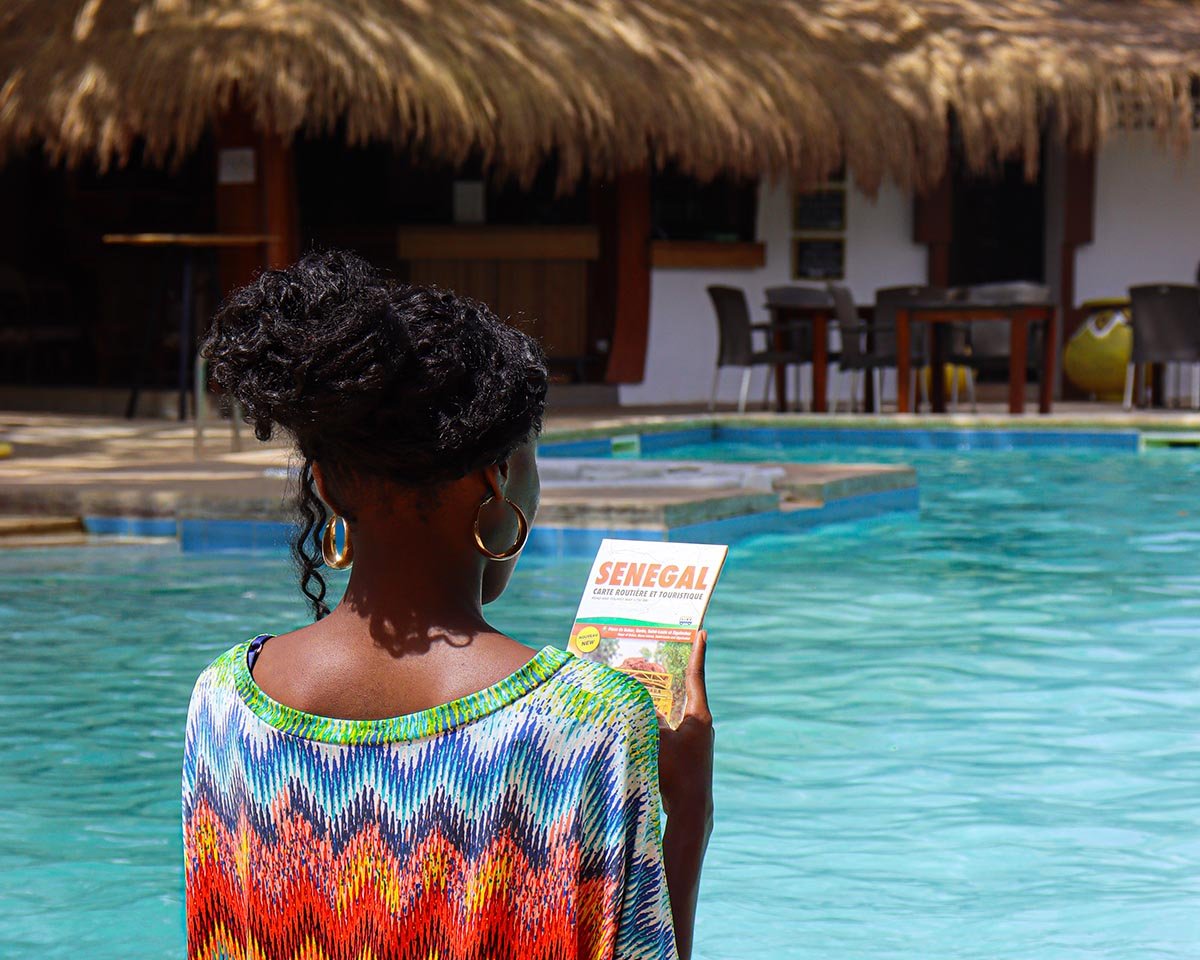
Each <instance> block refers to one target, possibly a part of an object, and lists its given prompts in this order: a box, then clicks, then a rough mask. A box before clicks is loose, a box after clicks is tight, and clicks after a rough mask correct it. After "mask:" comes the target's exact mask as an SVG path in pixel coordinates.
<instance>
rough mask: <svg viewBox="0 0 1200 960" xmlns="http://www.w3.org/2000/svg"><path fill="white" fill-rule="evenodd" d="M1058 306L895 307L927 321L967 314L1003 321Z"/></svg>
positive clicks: (948, 303) (957, 304) (961, 304)
mask: <svg viewBox="0 0 1200 960" xmlns="http://www.w3.org/2000/svg"><path fill="white" fill-rule="evenodd" d="M1057 309H1058V304H1056V303H1050V302H1049V301H1045V302H1042V303H1028V302H1026V303H966V302H963V301H959V302H955V301H953V300H949V301H946V302H945V303H935V302H930V303H909V304H904V305H900V304H897V305H896V310H898V311H899V310H904V311H906V312H907V313H908V314H909V316H910V318H912V319H914V320H915V319H918V317H919V318H920V319H928V318H929V315H930V314H935V315H937V314H951V313H952V314H955V315H957V316H959V317H961V315H963V314H967V315H968V316H969V318H970V319H972V320H991V319H993V318H994V319H1005V318H1007V317H1009V316H1011V315H1012V314H1014V313H1022V312H1024V311H1027V310H1038V311H1042V312H1046V311H1048V310H1057Z"/></svg>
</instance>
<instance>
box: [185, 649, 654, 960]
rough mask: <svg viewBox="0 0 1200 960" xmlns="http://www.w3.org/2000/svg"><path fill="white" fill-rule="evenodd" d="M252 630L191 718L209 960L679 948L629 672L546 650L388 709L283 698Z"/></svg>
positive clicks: (360, 959) (197, 938)
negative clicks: (415, 706)
mask: <svg viewBox="0 0 1200 960" xmlns="http://www.w3.org/2000/svg"><path fill="white" fill-rule="evenodd" d="M249 644H250V642H249V641H247V642H246V643H242V644H239V645H238V646H236V647H234V648H233V649H231V650H230V651H228V652H227V653H225V654H223V655H222V656H221V657H219V658H218V659H217V660H216V661H214V662H213V663H212V664H211V665H210V666H209V667H208V668H207V669H206V670H205V671H204V673H203V674H201V676H200V679H199V680H198V681H197V684H196V688H195V691H194V692H193V694H192V701H191V706H190V708H189V710H188V723H187V738H186V747H185V753H184V766H183V834H184V858H185V877H186V888H187V938H188V957H189V958H193V960H200V958H204V960H210V958H211V960H217V958H220V960H234V958H236V960H568V958H579V960H609V958H612V960H677V955H676V950H675V940H674V933H673V928H672V923H671V909H670V901H669V899H668V894H667V886H666V880H665V876H664V873H663V865H662V834H661V827H660V817H659V795H658V769H657V768H658V732H657V720H656V717H655V712H654V707H653V704H652V702H651V700H650V697H649V694H648V693H647V692H646V690H645V688H644V687H642V686H641V684H639V683H637V682H636V681H634V680H632V679H631V678H629V677H627V676H625V675H623V674H620V673H617V672H616V671H613V670H610V669H608V668H607V667H604V666H601V665H599V664H596V663H592V662H590V661H585V660H581V659H576V658H575V657H572V656H571V655H570V654H567V653H564V652H562V651H560V650H556V649H555V648H553V647H546V648H545V649H543V650H541V651H540V652H539V653H538V654H536V655H535V656H534V658H533V659H532V660H531V661H529V663H528V664H526V665H525V666H524V667H522V668H521V669H520V670H518V671H517V672H516V673H514V674H513V675H512V676H510V677H508V678H506V679H505V680H502V681H501V682H500V683H498V684H496V685H494V686H492V687H489V688H487V689H486V690H483V691H481V692H479V693H476V694H473V695H471V696H469V697H465V698H463V699H461V700H455V701H454V702H452V703H448V704H444V705H442V706H440V707H435V708H433V709H431V710H425V711H422V712H420V713H415V714H409V715H406V716H403V717H396V718H393V719H388V720H338V719H332V718H328V717H318V716H314V715H312V714H306V713H302V712H300V711H298V710H293V709H291V708H289V707H286V706H284V705H283V704H280V703H277V702H276V701H274V700H272V699H271V698H270V697H268V696H267V695H266V694H265V693H264V692H263V691H262V690H261V689H260V688H259V687H258V685H257V684H256V683H255V682H254V679H253V677H252V676H251V674H250V668H249V667H248V665H247V662H246V653H247V650H248V648H249Z"/></svg>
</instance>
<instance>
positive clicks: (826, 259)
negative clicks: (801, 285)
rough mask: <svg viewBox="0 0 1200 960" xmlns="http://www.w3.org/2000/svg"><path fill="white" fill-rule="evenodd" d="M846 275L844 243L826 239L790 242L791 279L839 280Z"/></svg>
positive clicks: (804, 239) (840, 240)
mask: <svg viewBox="0 0 1200 960" xmlns="http://www.w3.org/2000/svg"><path fill="white" fill-rule="evenodd" d="M845 275H846V241H845V240H843V239H841V238H840V237H837V238H828V237H796V238H795V239H793V240H792V277H793V278H794V279H796V280H840V279H842V278H843V277H844V276H845Z"/></svg>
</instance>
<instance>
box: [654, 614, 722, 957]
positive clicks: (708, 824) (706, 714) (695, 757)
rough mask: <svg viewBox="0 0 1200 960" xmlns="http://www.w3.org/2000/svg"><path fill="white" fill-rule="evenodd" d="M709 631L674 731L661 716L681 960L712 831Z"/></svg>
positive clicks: (697, 651)
mask: <svg viewBox="0 0 1200 960" xmlns="http://www.w3.org/2000/svg"><path fill="white" fill-rule="evenodd" d="M707 645H708V634H707V632H705V631H703V630H701V631H700V633H699V634H698V635H697V637H696V642H695V644H694V646H693V648H692V656H691V659H690V660H689V661H688V666H687V684H686V685H687V710H686V712H685V713H684V716H683V719H682V720H681V721H680V723H679V726H678V727H676V728H675V729H674V730H672V729H671V728H670V727H669V726H668V725H667V723H666V721H665V720H664V719H663V718H662V717H660V718H659V730H658V741H659V749H658V779H659V787H660V789H661V791H662V799H663V811H664V812H665V813H666V815H667V827H666V831H665V833H664V836H663V860H664V864H663V866H664V869H665V871H666V875H667V890H668V891H669V893H670V895H671V916H672V919H673V921H674V926H675V945H676V947H677V948H678V950H679V957H680V960H689V958H690V957H691V955H692V932H693V928H694V927H695V923H696V897H697V895H698V894H699V892H700V868H701V866H702V865H703V863H704V853H705V851H706V850H707V849H708V837H709V834H711V833H712V825H713V801H712V775H713V725H712V713H711V712H710V711H709V709H708V693H707V691H706V689H705V686H704V654H705V650H706V648H707Z"/></svg>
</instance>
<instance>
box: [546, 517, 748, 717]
mask: <svg viewBox="0 0 1200 960" xmlns="http://www.w3.org/2000/svg"><path fill="white" fill-rule="evenodd" d="M728 552H729V548H728V547H727V546H722V545H715V544H708V543H662V542H656V541H652V540H605V541H603V542H602V543H601V544H600V550H599V552H598V553H597V554H596V559H595V561H594V562H593V563H592V570H591V573H590V574H589V575H588V582H587V586H586V587H585V588H584V591H583V599H581V600H580V601H579V612H578V613H576V615H575V625H574V626H573V627H572V628H571V639H570V641H569V643H568V644H567V649H568V650H570V651H571V652H572V653H574V654H575V655H577V656H580V657H587V658H588V659H590V660H597V661H599V662H600V663H604V664H607V665H608V666H610V667H614V668H615V669H617V670H620V671H622V672H623V673H628V674H629V675H630V676H632V677H636V678H637V679H638V680H639V681H641V682H642V683H643V684H644V685H645V686H646V688H647V689H648V690H649V691H650V696H651V697H652V698H653V700H654V705H655V707H656V708H657V709H658V711H659V712H660V713H661V714H663V716H665V717H666V718H667V722H668V723H670V725H671V726H672V727H676V726H678V725H679V721H680V720H681V719H683V713H684V709H685V707H686V706H687V704H686V688H685V686H684V673H685V671H686V668H687V664H688V660H689V659H690V658H691V654H692V644H693V643H694V642H695V639H696V634H697V632H699V630H700V628H701V626H702V625H703V623H704V614H705V611H706V610H707V609H708V602H709V600H710V599H711V598H712V593H713V588H714V587H715V586H716V585H717V578H718V577H719V576H720V575H721V567H722V566H723V565H724V563H725V556H726V554H727V553H728Z"/></svg>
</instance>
